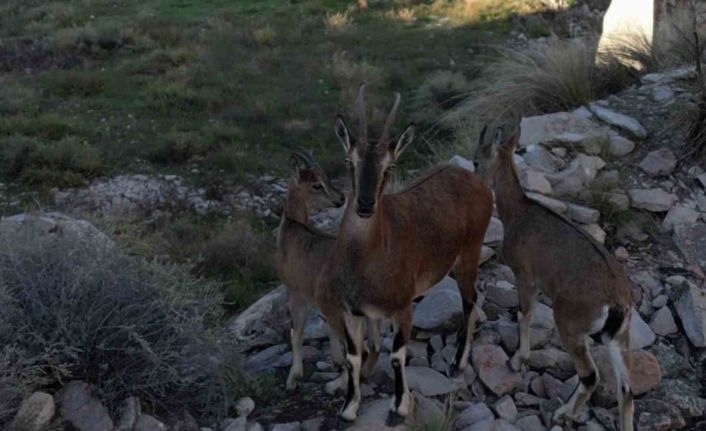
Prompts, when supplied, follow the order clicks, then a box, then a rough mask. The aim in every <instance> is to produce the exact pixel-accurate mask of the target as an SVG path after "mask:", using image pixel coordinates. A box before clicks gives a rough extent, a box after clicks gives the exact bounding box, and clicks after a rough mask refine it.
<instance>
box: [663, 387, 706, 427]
mask: <svg viewBox="0 0 706 431" xmlns="http://www.w3.org/2000/svg"><path fill="white" fill-rule="evenodd" d="M699 391H700V385H699V384H698V383H694V382H688V381H685V380H684V379H664V381H663V382H662V384H661V385H660V386H659V387H658V388H657V389H656V391H655V393H654V396H653V398H656V399H659V400H662V401H664V402H667V403H669V404H671V405H673V406H674V407H676V408H678V409H679V411H680V412H681V414H682V416H683V417H684V418H687V419H689V418H695V417H699V416H702V415H703V414H704V412H706V399H704V398H700V397H699V393H700V392H699Z"/></svg>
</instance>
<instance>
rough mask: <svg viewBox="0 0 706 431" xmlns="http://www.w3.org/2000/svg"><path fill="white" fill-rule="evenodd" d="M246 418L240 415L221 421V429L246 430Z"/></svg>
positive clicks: (228, 430)
mask: <svg viewBox="0 0 706 431" xmlns="http://www.w3.org/2000/svg"><path fill="white" fill-rule="evenodd" d="M247 422H248V420H247V418H245V417H243V416H240V417H238V418H236V419H233V418H228V419H224V420H223V421H222V422H221V426H220V430H221V431H247V429H246V427H247Z"/></svg>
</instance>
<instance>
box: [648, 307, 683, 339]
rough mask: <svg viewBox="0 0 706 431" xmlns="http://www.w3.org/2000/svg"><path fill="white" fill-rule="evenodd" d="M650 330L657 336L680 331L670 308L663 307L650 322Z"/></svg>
mask: <svg viewBox="0 0 706 431" xmlns="http://www.w3.org/2000/svg"><path fill="white" fill-rule="evenodd" d="M650 328H652V330H653V331H654V333H655V334H657V335H662V336H665V335H670V334H674V333H676V332H677V331H679V328H677V324H676V323H675V322H674V317H673V316H672V312H671V311H669V307H662V308H660V309H659V310H657V311H656V312H655V313H654V314H653V315H652V319H651V320H650Z"/></svg>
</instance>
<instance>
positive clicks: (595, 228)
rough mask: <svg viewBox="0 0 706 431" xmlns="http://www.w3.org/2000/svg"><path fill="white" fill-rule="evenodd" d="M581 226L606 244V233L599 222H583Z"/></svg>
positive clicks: (601, 242)
mask: <svg viewBox="0 0 706 431" xmlns="http://www.w3.org/2000/svg"><path fill="white" fill-rule="evenodd" d="M581 228H582V229H583V230H585V231H586V232H587V233H588V234H589V235H591V236H592V237H593V239H595V240H596V241H598V242H599V243H600V244H605V238H606V233H605V231H604V230H603V229H602V228H601V227H600V226H599V225H598V224H597V223H591V224H582V225H581Z"/></svg>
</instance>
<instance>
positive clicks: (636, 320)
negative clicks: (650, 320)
mask: <svg viewBox="0 0 706 431" xmlns="http://www.w3.org/2000/svg"><path fill="white" fill-rule="evenodd" d="M656 338H657V337H656V336H655V333H654V332H652V329H650V326H649V325H648V324H647V323H645V321H644V320H642V317H641V316H640V313H638V312H637V311H635V309H632V316H631V318H630V350H640V349H644V348H645V347H647V346H650V345H651V344H652V343H654V342H655V339H656Z"/></svg>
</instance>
